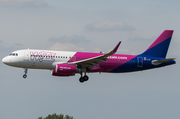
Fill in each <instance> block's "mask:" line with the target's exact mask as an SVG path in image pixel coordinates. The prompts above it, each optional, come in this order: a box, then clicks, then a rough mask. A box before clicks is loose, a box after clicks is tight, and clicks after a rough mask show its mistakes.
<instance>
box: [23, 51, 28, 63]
mask: <svg viewBox="0 0 180 119" xmlns="http://www.w3.org/2000/svg"><path fill="white" fill-rule="evenodd" d="M24 61H29V50H26V51H24Z"/></svg>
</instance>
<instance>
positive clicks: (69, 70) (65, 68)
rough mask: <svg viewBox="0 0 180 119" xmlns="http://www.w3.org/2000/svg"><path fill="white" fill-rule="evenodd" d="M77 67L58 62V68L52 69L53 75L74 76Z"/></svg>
mask: <svg viewBox="0 0 180 119" xmlns="http://www.w3.org/2000/svg"><path fill="white" fill-rule="evenodd" d="M76 72H77V67H76V66H74V65H69V64H57V65H56V69H55V70H53V71H52V75H53V76H74V75H75V73H76Z"/></svg>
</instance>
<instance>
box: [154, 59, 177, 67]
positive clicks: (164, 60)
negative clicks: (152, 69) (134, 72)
mask: <svg viewBox="0 0 180 119" xmlns="http://www.w3.org/2000/svg"><path fill="white" fill-rule="evenodd" d="M174 59H175V58H168V59H163V60H153V61H152V64H153V65H159V64H162V63H166V62H169V61H172V60H174Z"/></svg>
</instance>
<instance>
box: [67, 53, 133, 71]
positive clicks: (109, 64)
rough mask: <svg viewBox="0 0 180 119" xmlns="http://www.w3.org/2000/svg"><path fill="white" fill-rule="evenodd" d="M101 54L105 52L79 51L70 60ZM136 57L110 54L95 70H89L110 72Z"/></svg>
mask: <svg viewBox="0 0 180 119" xmlns="http://www.w3.org/2000/svg"><path fill="white" fill-rule="evenodd" d="M101 55H104V53H88V52H77V53H76V54H75V55H74V56H73V57H72V58H71V59H70V60H69V61H68V62H75V61H80V60H85V59H86V58H93V57H96V56H101ZM134 57H136V55H121V54H114V55H111V56H109V57H108V59H107V60H106V62H101V63H100V64H99V65H100V66H94V69H93V70H87V72H109V71H112V70H113V69H115V68H117V67H119V66H121V65H123V64H125V63H126V62H128V61H129V60H131V59H133V58H134Z"/></svg>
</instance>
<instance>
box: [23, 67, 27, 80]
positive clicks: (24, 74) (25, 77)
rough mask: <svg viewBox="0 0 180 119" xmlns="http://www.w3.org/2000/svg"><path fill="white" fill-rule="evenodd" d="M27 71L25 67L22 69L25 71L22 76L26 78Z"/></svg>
mask: <svg viewBox="0 0 180 119" xmlns="http://www.w3.org/2000/svg"><path fill="white" fill-rule="evenodd" d="M27 71H28V69H27V68H25V69H24V73H25V74H24V75H23V78H27Z"/></svg>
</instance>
